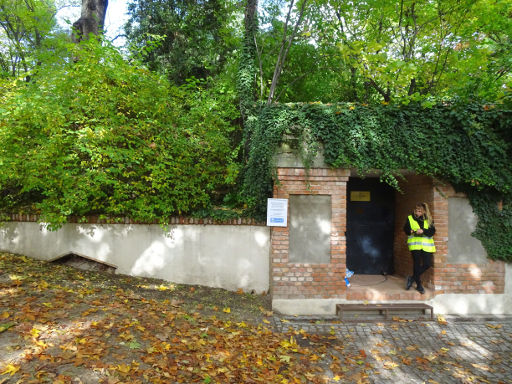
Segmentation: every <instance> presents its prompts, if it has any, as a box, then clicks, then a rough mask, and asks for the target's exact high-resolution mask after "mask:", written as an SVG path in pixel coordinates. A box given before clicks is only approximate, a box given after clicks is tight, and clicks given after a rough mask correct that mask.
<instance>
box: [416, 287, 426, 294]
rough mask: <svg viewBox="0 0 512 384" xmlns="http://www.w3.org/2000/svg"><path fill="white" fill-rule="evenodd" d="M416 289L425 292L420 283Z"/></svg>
mask: <svg viewBox="0 0 512 384" xmlns="http://www.w3.org/2000/svg"><path fill="white" fill-rule="evenodd" d="M416 290H417V291H418V292H419V293H421V294H422V295H423V294H424V293H425V288H423V287H422V286H421V285H420V286H419V287H417V288H416Z"/></svg>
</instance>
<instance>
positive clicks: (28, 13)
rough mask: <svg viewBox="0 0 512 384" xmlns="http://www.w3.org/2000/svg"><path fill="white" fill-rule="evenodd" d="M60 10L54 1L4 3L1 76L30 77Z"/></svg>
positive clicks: (0, 5)
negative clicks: (57, 11) (57, 10)
mask: <svg viewBox="0 0 512 384" xmlns="http://www.w3.org/2000/svg"><path fill="white" fill-rule="evenodd" d="M55 13H56V7H55V4H54V2H53V1H51V0H23V1H21V0H0V75H3V76H12V77H18V76H22V75H27V74H28V73H29V72H30V70H31V69H32V68H33V67H34V65H35V64H36V62H37V54H38V53H40V51H41V50H42V47H43V45H44V44H45V39H47V38H48V37H49V36H50V35H51V33H52V31H54V30H55V27H56V20H55Z"/></svg>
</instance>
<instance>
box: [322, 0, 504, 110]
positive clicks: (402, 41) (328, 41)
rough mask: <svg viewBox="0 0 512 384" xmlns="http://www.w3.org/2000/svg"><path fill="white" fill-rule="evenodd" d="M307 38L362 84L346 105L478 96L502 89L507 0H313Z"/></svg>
mask: <svg viewBox="0 0 512 384" xmlns="http://www.w3.org/2000/svg"><path fill="white" fill-rule="evenodd" d="M316 6H317V8H316V11H315V12H314V13H312V15H313V17H314V18H315V21H314V27H313V28H312V38H313V39H314V41H315V44H316V45H317V46H318V47H320V49H322V47H332V46H336V47H337V48H338V53H337V54H338V55H339V57H341V58H342V59H343V61H344V62H345V63H346V65H347V66H348V67H349V68H350V70H351V71H352V72H353V74H354V76H356V77H357V81H359V82H361V81H362V82H363V83H364V86H365V88H364V90H365V92H364V93H363V94H361V93H359V94H358V95H355V96H356V98H355V100H352V101H370V100H372V99H378V100H383V101H386V102H389V101H391V100H393V99H400V98H412V99H419V98H424V97H427V96H436V97H443V96H447V97H453V96H454V95H456V94H457V95H460V96H462V97H468V96H478V97H487V98H489V99H496V98H499V97H502V96H503V89H505V87H507V84H508V85H510V60H511V56H510V49H508V48H509V47H510V33H511V31H512V30H511V28H512V22H511V19H510V12H511V10H512V8H511V5H510V2H506V1H497V2H496V1H487V0H463V1H460V0H449V1H427V0H422V1H417V0H401V1H393V0H367V1H364V2H353V1H349V0H327V1H324V0H321V1H318V2H316Z"/></svg>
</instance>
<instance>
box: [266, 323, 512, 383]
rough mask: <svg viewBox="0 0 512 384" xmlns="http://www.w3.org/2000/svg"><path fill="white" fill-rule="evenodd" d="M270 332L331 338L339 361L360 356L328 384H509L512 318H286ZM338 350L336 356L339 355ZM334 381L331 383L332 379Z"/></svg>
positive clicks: (511, 373)
mask: <svg viewBox="0 0 512 384" xmlns="http://www.w3.org/2000/svg"><path fill="white" fill-rule="evenodd" d="M281 319H282V318H281V317H278V316H275V317H274V321H273V327H274V329H275V330H276V331H279V332H286V331H288V330H289V329H290V328H291V329H293V330H297V331H298V330H300V329H303V330H304V331H306V332H307V333H308V334H313V333H315V334H324V335H334V336H336V339H337V341H338V342H339V343H341V344H342V345H343V348H342V349H338V350H334V349H333V350H332V351H331V353H332V354H333V355H334V356H336V357H337V358H338V359H339V360H340V361H342V362H343V361H345V360H344V359H345V358H347V356H348V357H353V356H358V355H359V354H360V351H364V353H365V357H364V358H360V359H361V361H363V360H364V361H363V363H361V366H358V365H357V364H355V365H354V364H346V365H345V369H344V371H343V374H342V375H339V373H338V372H329V371H328V369H329V368H328V367H329V364H326V365H325V366H326V371H327V373H328V376H329V377H331V381H328V382H330V383H351V382H356V381H354V380H355V378H356V377H358V378H361V377H363V380H362V381H361V382H363V383H378V384H386V383H393V384H402V383H404V384H405V383H407V384H409V383H440V384H449V383H457V384H460V383H493V384H494V383H503V384H512V317H507V316H502V317H493V316H482V317H477V318H469V317H468V318H464V317H446V320H447V324H444V325H443V324H440V323H438V322H436V321H379V322H372V321H367V320H365V319H361V322H340V321H339V319H337V318H319V319H318V318H317V319H315V318H314V317H291V318H286V319H287V320H288V321H289V322H288V323H282V322H281ZM340 351H341V352H340ZM337 375H338V377H336V379H338V381H336V380H335V379H334V378H335V376H337Z"/></svg>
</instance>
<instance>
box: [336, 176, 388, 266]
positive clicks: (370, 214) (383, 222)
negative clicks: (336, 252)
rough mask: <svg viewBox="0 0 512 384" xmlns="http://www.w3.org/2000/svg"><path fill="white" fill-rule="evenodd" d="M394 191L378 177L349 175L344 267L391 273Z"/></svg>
mask: <svg viewBox="0 0 512 384" xmlns="http://www.w3.org/2000/svg"><path fill="white" fill-rule="evenodd" d="M394 212H395V191H394V189H393V188H391V187H390V186H389V185H387V184H385V183H382V182H380V181H379V179H378V178H365V179H361V178H356V177H351V178H350V179H349V181H348V186H347V232H346V237H347V268H348V269H350V270H352V271H354V272H355V273H359V274H367V275H376V274H381V273H383V274H393V272H394V271H393V235H394V220H395V217H394Z"/></svg>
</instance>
